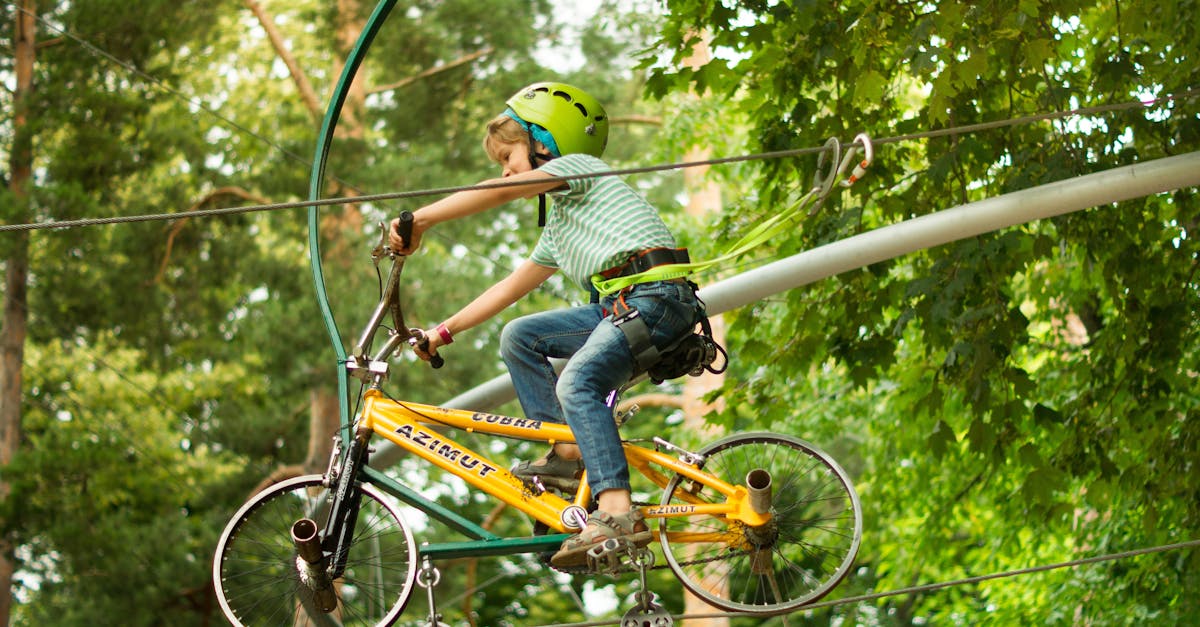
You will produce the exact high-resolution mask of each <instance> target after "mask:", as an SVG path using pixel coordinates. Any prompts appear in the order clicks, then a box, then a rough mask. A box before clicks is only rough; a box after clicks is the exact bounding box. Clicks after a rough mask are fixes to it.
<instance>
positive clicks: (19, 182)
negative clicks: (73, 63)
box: [0, 0, 37, 625]
mask: <svg viewBox="0 0 1200 627" xmlns="http://www.w3.org/2000/svg"><path fill="white" fill-rule="evenodd" d="M35 11H36V5H35V1H34V0H21V2H20V3H19V4H18V6H17V12H16V25H15V26H16V28H15V30H14V31H13V32H14V35H13V54H14V60H15V70H16V79H17V83H16V91H15V92H14V93H13V118H12V126H13V145H12V150H11V151H10V152H9V172H10V173H11V178H10V179H9V183H8V184H9V191H10V192H11V196H12V199H13V205H14V206H13V211H12V213H11V214H10V219H11V220H12V221H13V223H14V224H17V223H27V222H29V217H28V216H29V195H28V191H27V190H26V188H25V186H26V184H27V183H28V182H29V180H30V176H31V173H32V171H33V138H32V136H31V131H30V129H29V118H28V115H29V99H30V92H31V91H32V90H33V64H34V60H35V58H36V56H35V55H36V50H37V49H36V42H35V37H36V34H37V31H36V21H35V19H34V17H35V15H36V13H35ZM6 245H7V246H6V248H7V252H8V258H7V259H6V260H5V276H4V321H3V325H4V326H3V328H2V329H0V468H3V467H5V466H7V465H8V464H9V463H10V462H11V461H12V458H13V456H14V455H15V454H16V452H17V449H18V447H19V446H20V445H21V388H22V384H23V380H24V377H23V372H22V363H23V362H24V360H25V335H26V324H27V322H28V315H29V313H28V312H29V310H28V305H27V299H26V295H27V280H28V278H29V233H28V232H27V231H26V232H20V233H17V234H15V235H13V236H11V239H10V240H9V241H8V242H6ZM9 492H10V486H9V485H8V483H7V482H0V499H7V498H8V496H9ZM14 548H15V547H14V546H13V545H12V542H11V540H10V539H9V538H8V537H0V625H8V624H9V617H10V614H11V613H12V599H13V596H12V584H13V573H14V571H15V568H16V564H15V560H14V556H13V552H14Z"/></svg>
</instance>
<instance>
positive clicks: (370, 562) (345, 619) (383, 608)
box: [213, 475, 417, 627]
mask: <svg viewBox="0 0 1200 627" xmlns="http://www.w3.org/2000/svg"><path fill="white" fill-rule="evenodd" d="M360 489H361V490H362V497H363V498H362V500H361V506H360V509H359V514H358V522H357V524H356V525H355V529H354V539H353V542H352V544H351V545H350V548H349V557H348V560H347V563H346V570H345V573H344V574H343V575H342V577H340V578H339V579H337V580H335V581H334V582H333V584H334V590H335V593H336V596H337V607H336V608H335V609H334V610H333V611H332V612H329V613H324V612H321V611H320V610H318V609H316V607H315V605H314V603H313V600H312V594H311V592H309V591H308V589H307V587H306V586H305V585H304V584H303V583H302V582H301V578H300V574H299V570H298V567H297V561H296V560H297V559H298V555H297V552H296V547H295V546H294V545H293V543H292V539H291V533H290V532H291V527H292V523H294V522H296V521H297V520H299V519H301V518H310V519H312V520H317V521H324V520H325V518H326V515H327V513H328V509H329V496H330V492H329V489H328V488H326V487H325V486H324V485H322V483H321V475H306V476H303V477H297V478H295V479H290V480H288V481H284V482H282V483H278V484H275V485H273V486H271V487H269V488H267V489H266V490H263V491H262V492H260V493H258V494H257V495H255V496H254V497H253V498H251V499H250V500H249V501H247V502H246V504H245V505H243V506H242V508H241V509H240V510H238V512H237V514H235V515H234V517H233V519H232V520H230V521H229V525H228V526H226V527H225V532H224V533H223V534H221V539H220V541H219V542H218V543H217V552H216V556H215V558H214V560H213V584H214V586H215V587H216V592H217V600H218V601H219V602H220V605H221V609H222V611H224V612H225V617H226V618H228V619H229V621H230V622H232V623H233V624H234V626H235V627H279V626H281V625H286V626H294V625H305V626H308V625H317V626H325V625H328V626H333V625H337V626H341V627H351V626H356V627H359V626H361V627H366V626H375V625H378V626H385V625H391V624H392V623H393V622H395V621H396V619H397V618H398V617H399V616H400V613H401V612H402V611H404V606H405V605H406V604H407V603H408V599H409V597H410V596H411V594H412V589H413V588H412V586H413V583H414V582H415V580H416V567H417V550H416V543H415V542H414V541H413V537H412V533H411V532H410V531H409V529H408V527H407V526H406V525H405V524H404V522H403V520H402V519H401V518H400V514H399V512H398V511H397V510H396V509H395V508H394V507H393V506H392V505H391V504H390V503H389V502H388V501H386V500H385V499H384V497H383V495H382V494H381V493H380V492H379V490H377V489H376V488H375V487H374V486H371V485H368V484H363V485H361V487H360Z"/></svg>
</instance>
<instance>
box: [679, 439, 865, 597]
mask: <svg viewBox="0 0 1200 627" xmlns="http://www.w3.org/2000/svg"><path fill="white" fill-rule="evenodd" d="M699 454H701V455H703V456H705V458H706V460H705V462H704V470H706V471H708V472H711V473H713V474H714V475H716V476H718V477H721V478H722V479H724V480H725V481H729V482H731V483H734V484H735V485H736V484H740V483H743V482H745V481H746V477H747V475H748V474H749V473H750V472H751V471H753V470H765V471H767V472H769V473H770V476H771V483H772V489H771V492H772V498H771V508H770V512H771V515H772V516H771V522H770V523H768V524H767V525H764V526H762V527H760V528H751V527H749V526H747V525H744V524H741V523H737V522H730V521H727V520H724V519H718V518H714V517H711V516H690V517H687V516H685V517H669V518H663V519H662V521H661V525H660V526H659V540H660V542H661V543H662V547H663V554H664V556H665V557H666V558H667V562H668V564H670V567H671V570H672V571H674V572H675V575H676V576H677V577H678V578H679V580H680V582H681V583H683V585H684V586H685V587H686V588H687V589H688V590H690V591H691V592H692V593H693V594H695V595H696V596H697V597H699V598H701V599H703V600H704V601H705V602H707V603H709V604H710V605H713V606H715V607H718V608H721V609H723V610H729V611H733V612H746V613H752V614H760V615H770V614H783V613H786V612H790V611H792V610H795V609H796V608H799V607H800V606H803V605H805V604H807V603H812V602H813V601H816V600H817V599H820V598H821V597H823V596H824V595H825V594H827V593H828V592H829V591H830V590H832V589H833V587H834V586H836V585H837V584H838V583H839V582H840V581H841V580H842V578H843V577H845V576H846V573H847V572H848V571H849V570H850V567H851V565H852V564H853V562H854V558H855V556H856V555H857V554H858V547H859V544H860V542H861V540H862V508H861V506H860V504H859V500H858V494H857V493H855V491H854V487H853V486H852V485H851V483H850V479H849V478H848V477H847V475H846V472H845V471H844V470H842V468H841V467H840V466H839V465H838V464H837V462H835V461H834V460H833V459H832V458H830V457H829V456H828V455H826V454H825V453H824V452H822V451H820V450H819V449H817V448H815V447H813V446H812V445H810V444H808V443H807V442H804V441H803V440H799V439H797V438H793V437H790V436H785V435H780V434H777V433H767V432H763V433H744V434H738V435H733V436H730V437H727V438H724V439H721V440H718V441H717V442H714V443H712V444H710V445H708V446H706V447H705V448H703V449H701V450H700V451H699ZM760 476H761V475H760ZM724 500H725V497H724V496H723V495H721V494H718V493H716V492H713V491H712V490H711V489H708V488H704V487H703V486H700V485H696V484H693V482H692V481H691V480H689V479H687V478H686V477H683V476H682V475H676V476H675V477H673V478H672V479H671V481H670V482H669V483H668V484H667V485H666V487H665V489H664V490H663V497H662V504H663V505H687V504H697V503H720V502H723V501H724Z"/></svg>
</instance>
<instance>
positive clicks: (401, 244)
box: [388, 218, 424, 255]
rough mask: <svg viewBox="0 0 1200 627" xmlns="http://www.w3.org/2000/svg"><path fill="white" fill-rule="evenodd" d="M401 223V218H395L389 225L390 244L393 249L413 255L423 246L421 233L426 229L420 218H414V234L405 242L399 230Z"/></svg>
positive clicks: (403, 253) (402, 253)
mask: <svg viewBox="0 0 1200 627" xmlns="http://www.w3.org/2000/svg"><path fill="white" fill-rule="evenodd" d="M399 225H400V218H393V219H392V221H391V223H390V224H389V225H388V245H389V246H391V248H392V250H394V251H396V252H398V253H400V254H401V255H411V254H413V253H414V252H416V250H417V249H418V248H420V247H421V233H422V231H424V228H423V227H422V226H421V223H420V220H413V224H412V235H411V236H410V237H409V239H408V242H405V241H404V240H403V239H401V237H400V232H399V231H398V230H397V227H398V226H399Z"/></svg>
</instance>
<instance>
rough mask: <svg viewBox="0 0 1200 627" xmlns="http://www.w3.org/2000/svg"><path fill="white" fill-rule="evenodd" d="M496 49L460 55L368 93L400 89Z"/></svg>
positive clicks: (488, 48)
mask: <svg viewBox="0 0 1200 627" xmlns="http://www.w3.org/2000/svg"><path fill="white" fill-rule="evenodd" d="M494 50H495V48H492V47H491V46H488V47H487V48H484V49H483V50H479V51H477V52H472V53H471V54H468V55H465V56H462V57H459V58H457V59H455V60H453V61H451V62H449V63H443V64H442V65H438V66H435V67H431V68H429V69H428V70H425V71H423V72H421V73H419V74H416V75H414V76H410V77H408V78H406V79H403V80H400V81H396V82H395V83H390V84H388V85H380V86H379V87H374V88H372V89H368V90H367V93H368V94H378V93H380V92H384V91H391V90H393V89H399V88H401V87H404V86H406V85H411V84H412V83H415V82H417V81H419V80H421V79H422V78H429V77H430V76H433V75H435V74H439V73H441V72H445V71H448V70H452V69H454V68H456V67H459V66H461V65H466V64H467V63H470V62H472V61H475V60H476V59H479V58H481V57H485V56H487V55H489V54H491V53H492V52H493V51H494Z"/></svg>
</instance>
